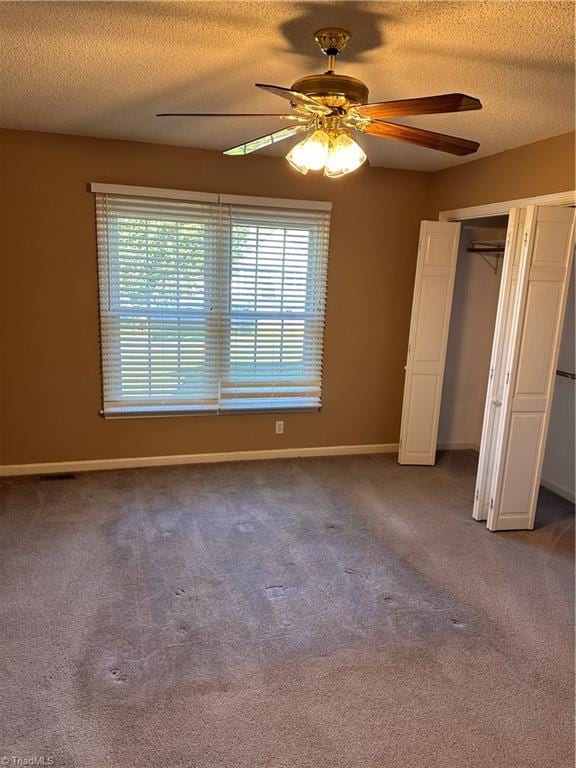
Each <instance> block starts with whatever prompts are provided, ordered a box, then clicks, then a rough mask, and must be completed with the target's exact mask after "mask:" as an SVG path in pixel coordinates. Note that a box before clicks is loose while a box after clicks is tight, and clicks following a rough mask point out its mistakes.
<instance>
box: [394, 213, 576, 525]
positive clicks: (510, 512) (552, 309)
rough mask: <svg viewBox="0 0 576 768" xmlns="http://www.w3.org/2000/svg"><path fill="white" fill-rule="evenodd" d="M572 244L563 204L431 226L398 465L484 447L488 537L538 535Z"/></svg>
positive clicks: (478, 512)
mask: <svg viewBox="0 0 576 768" xmlns="http://www.w3.org/2000/svg"><path fill="white" fill-rule="evenodd" d="M573 243H574V211H573V209H571V208H565V207H560V206H556V207H552V206H550V207H543V206H542V207H536V206H528V207H526V208H512V209H510V212H509V215H508V217H497V218H492V219H481V220H470V221H465V222H448V221H441V222H432V221H425V222H422V226H421V232H420V241H419V250H418V261H417V269H416V279H415V285H414V299H413V306H412V320H411V325H410V337H409V345H408V357H407V363H406V381H405V387H404V400H403V410H402V425H401V435H400V448H399V456H398V460H399V462H400V463H401V464H424V465H426V464H428V465H430V464H434V462H435V458H436V449H437V447H438V445H440V446H442V447H452V448H470V447H472V448H476V449H478V450H479V462H478V474H477V482H476V490H475V494H474V502H473V516H474V518H475V519H477V520H487V526H488V528H489V529H490V530H509V529H520V528H528V529H530V528H533V527H534V513H535V508H536V500H537V494H538V488H539V484H540V475H541V470H542V460H543V456H544V449H545V445H546V434H547V430H548V422H549V418H550V410H551V402H552V394H553V390H554V384H555V379H556V376H555V374H556V363H557V357H558V350H559V346H560V336H561V331H562V327H563V317H564V309H565V305H566V296H567V292H568V286H569V275H570V268H571V262H572V256H573ZM482 270H486V271H484V272H483V271H482Z"/></svg>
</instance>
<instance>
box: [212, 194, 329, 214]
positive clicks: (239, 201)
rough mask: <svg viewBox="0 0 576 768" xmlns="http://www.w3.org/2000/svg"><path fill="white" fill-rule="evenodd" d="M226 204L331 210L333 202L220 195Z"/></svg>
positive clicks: (222, 201) (221, 200)
mask: <svg viewBox="0 0 576 768" xmlns="http://www.w3.org/2000/svg"><path fill="white" fill-rule="evenodd" d="M220 202H221V203H222V204H224V205H226V204H229V205H258V206H265V207H269V208H299V209H306V208H308V209H310V210H316V211H331V210H332V203H329V202H326V201H322V200H290V199H288V198H284V197H250V196H245V195H220Z"/></svg>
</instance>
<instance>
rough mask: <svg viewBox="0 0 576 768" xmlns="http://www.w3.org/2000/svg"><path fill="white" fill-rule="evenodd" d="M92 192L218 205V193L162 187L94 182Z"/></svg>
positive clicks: (91, 187) (91, 185)
mask: <svg viewBox="0 0 576 768" xmlns="http://www.w3.org/2000/svg"><path fill="white" fill-rule="evenodd" d="M90 191H91V192H97V193H100V194H106V195H129V196H130V195H133V196H134V197H154V198H166V199H170V200H199V201H200V202H203V203H217V202H218V194H217V193H216V192H190V191H188V190H185V189H161V188H160V187H130V186H126V185H125V184H100V183H98V182H94V181H93V182H92V184H90Z"/></svg>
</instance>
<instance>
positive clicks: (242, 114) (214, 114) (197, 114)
mask: <svg viewBox="0 0 576 768" xmlns="http://www.w3.org/2000/svg"><path fill="white" fill-rule="evenodd" d="M156 117H277V118H279V119H280V120H299V119H301V118H300V117H299V116H298V115H284V114H276V113H264V114H256V113H254V112H159V113H158V114H157V115H156Z"/></svg>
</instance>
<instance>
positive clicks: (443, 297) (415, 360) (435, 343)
mask: <svg viewBox="0 0 576 768" xmlns="http://www.w3.org/2000/svg"><path fill="white" fill-rule="evenodd" d="M459 239H460V224H456V223H452V222H441V221H423V222H422V225H421V228H420V242H419V247H418V262H417V266H416V279H415V283H414V298H413V303H412V319H411V323H410V338H409V342H408V359H407V362H406V381H405V384H404V401H403V406H402V425H401V429H400V451H399V455H398V461H399V462H400V464H434V461H435V460H436V442H437V437H438V419H439V416H440V402H441V397H442V383H443V377H444V362H445V358H446V346H447V344H448V330H449V327H450V313H451V310H452V293H453V290H454V276H455V274H456V261H457V258H458V242H459Z"/></svg>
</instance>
